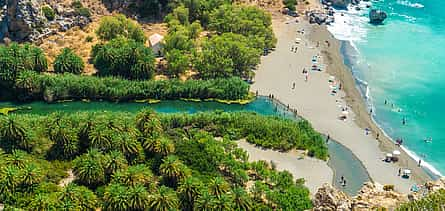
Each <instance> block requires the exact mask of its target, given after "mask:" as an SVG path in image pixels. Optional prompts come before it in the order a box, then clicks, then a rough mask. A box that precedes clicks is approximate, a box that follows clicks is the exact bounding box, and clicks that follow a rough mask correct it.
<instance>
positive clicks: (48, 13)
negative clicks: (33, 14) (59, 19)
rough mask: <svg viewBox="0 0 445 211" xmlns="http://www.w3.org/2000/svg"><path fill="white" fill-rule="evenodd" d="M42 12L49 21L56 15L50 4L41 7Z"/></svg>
mask: <svg viewBox="0 0 445 211" xmlns="http://www.w3.org/2000/svg"><path fill="white" fill-rule="evenodd" d="M42 12H43V15H44V16H45V18H46V19H47V20H49V21H52V20H54V18H55V17H56V13H55V12H54V10H53V9H52V8H51V7H50V6H48V5H45V6H43V7H42Z"/></svg>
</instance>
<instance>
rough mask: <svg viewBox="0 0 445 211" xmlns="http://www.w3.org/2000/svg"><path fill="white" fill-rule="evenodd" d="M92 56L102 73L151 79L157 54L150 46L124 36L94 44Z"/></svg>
mask: <svg viewBox="0 0 445 211" xmlns="http://www.w3.org/2000/svg"><path fill="white" fill-rule="evenodd" d="M92 57H93V59H94V61H93V63H94V66H95V67H96V68H97V69H98V70H99V74H100V75H104V76H120V77H123V78H127V79H135V80H143V79H151V78H152V77H153V75H154V71H155V56H154V55H153V52H152V50H151V49H150V48H147V47H145V46H144V45H141V44H140V43H138V42H136V41H134V40H132V39H126V38H123V37H118V38H115V39H112V40H111V41H110V42H108V43H105V44H98V45H96V46H94V49H93V53H92Z"/></svg>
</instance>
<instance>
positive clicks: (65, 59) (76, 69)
mask: <svg viewBox="0 0 445 211" xmlns="http://www.w3.org/2000/svg"><path fill="white" fill-rule="evenodd" d="M84 67H85V64H84V63H83V61H82V58H80V57H79V56H78V55H76V54H75V53H74V52H73V51H72V50H71V49H69V48H64V49H63V50H62V52H61V53H60V54H59V55H58V56H57V57H56V60H55V61H54V71H55V72H56V73H74V74H80V73H82V71H83V68H84Z"/></svg>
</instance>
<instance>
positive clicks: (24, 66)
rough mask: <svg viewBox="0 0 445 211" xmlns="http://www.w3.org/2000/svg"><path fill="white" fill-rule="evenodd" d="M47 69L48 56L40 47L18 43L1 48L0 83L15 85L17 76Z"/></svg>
mask: <svg viewBox="0 0 445 211" xmlns="http://www.w3.org/2000/svg"><path fill="white" fill-rule="evenodd" d="M47 69H48V62H47V60H46V56H45V54H44V53H43V51H42V50H41V49H40V48H38V47H35V46H33V45H30V44H24V45H19V44H17V43H11V44H10V45H9V46H0V83H1V82H3V83H6V84H11V83H14V82H15V80H16V76H17V75H18V74H19V73H20V72H21V71H24V70H32V71H36V72H43V71H46V70H47Z"/></svg>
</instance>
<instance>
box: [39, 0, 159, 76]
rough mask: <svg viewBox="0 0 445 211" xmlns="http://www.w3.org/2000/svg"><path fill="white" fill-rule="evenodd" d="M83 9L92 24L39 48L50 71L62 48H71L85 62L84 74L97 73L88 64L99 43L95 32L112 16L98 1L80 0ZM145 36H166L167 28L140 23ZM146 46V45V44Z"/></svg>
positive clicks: (60, 34) (65, 1)
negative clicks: (104, 19)
mask: <svg viewBox="0 0 445 211" xmlns="http://www.w3.org/2000/svg"><path fill="white" fill-rule="evenodd" d="M71 2H72V1H71V0H61V1H60V0H59V1H57V3H60V4H64V5H70V4H71ZM81 2H82V4H83V6H84V7H87V8H89V9H90V11H91V19H92V22H91V23H90V24H88V26H86V27H85V28H83V29H81V28H79V27H74V28H72V29H70V30H68V31H66V32H58V33H57V34H55V35H52V36H49V37H47V38H45V39H44V40H43V41H42V42H41V44H40V45H39V47H41V48H42V49H43V50H44V52H45V53H46V56H47V58H48V62H49V65H50V68H49V69H50V70H49V71H52V70H53V68H52V64H53V63H54V60H55V58H56V56H57V55H58V54H59V53H60V52H61V51H62V49H63V48H71V49H72V50H73V51H74V52H75V53H76V54H77V55H79V56H80V57H81V58H82V60H83V61H84V62H85V70H84V74H86V75H91V74H94V73H96V72H97V70H96V69H95V68H94V66H93V64H91V63H90V62H89V60H90V53H91V49H92V48H93V46H94V45H96V44H97V43H99V42H100V40H99V39H98V38H97V36H96V34H95V30H96V29H97V27H98V26H99V21H100V19H101V18H102V17H103V16H107V15H112V13H110V12H109V11H108V10H107V9H106V8H105V6H104V5H103V4H102V2H101V1H100V0H81ZM140 24H141V26H142V29H143V30H144V33H145V35H146V36H147V37H148V36H150V35H152V34H154V33H158V34H161V35H166V34H167V26H166V24H163V23H140ZM87 37H92V38H93V39H92V41H91V42H87V40H86V39H87ZM147 46H148V43H147Z"/></svg>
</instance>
